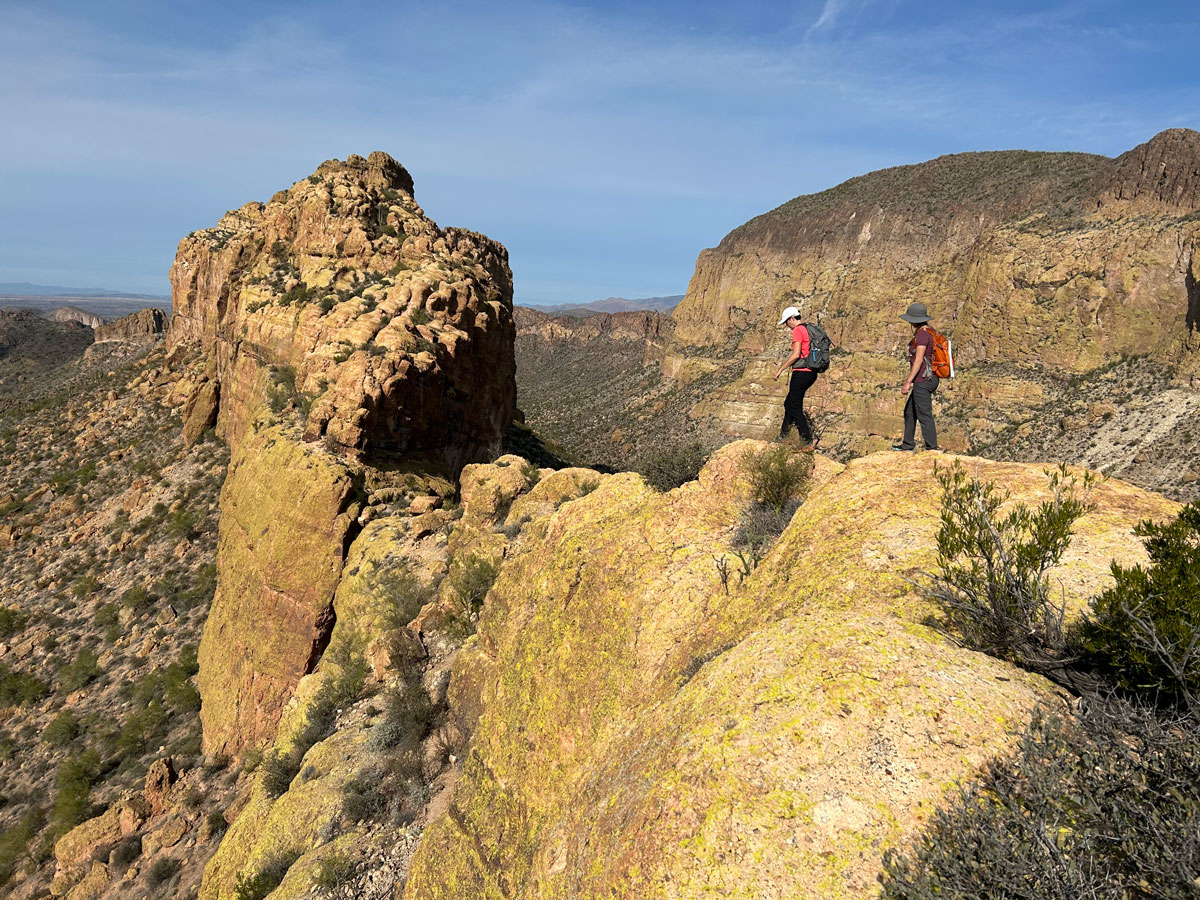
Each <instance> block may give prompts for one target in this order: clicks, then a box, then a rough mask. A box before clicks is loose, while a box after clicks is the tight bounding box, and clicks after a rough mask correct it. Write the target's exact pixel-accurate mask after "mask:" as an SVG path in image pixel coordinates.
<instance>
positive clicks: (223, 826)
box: [204, 809, 229, 837]
mask: <svg viewBox="0 0 1200 900" xmlns="http://www.w3.org/2000/svg"><path fill="white" fill-rule="evenodd" d="M204 821H205V828H206V829H207V831H208V833H209V834H210V835H212V836H213V837H217V836H218V835H222V834H224V833H225V832H226V830H228V828H229V823H228V822H226V821H225V814H224V813H223V812H221V810H219V809H214V810H212V812H210V813H209V814H208V815H207V816H205V817H204Z"/></svg>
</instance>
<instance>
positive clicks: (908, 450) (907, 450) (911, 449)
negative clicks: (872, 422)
mask: <svg viewBox="0 0 1200 900" xmlns="http://www.w3.org/2000/svg"><path fill="white" fill-rule="evenodd" d="M892 449H893V450H899V451H900V452H901V453H915V452H916V450H917V448H916V447H915V446H913V447H905V446H904V445H903V444H892Z"/></svg>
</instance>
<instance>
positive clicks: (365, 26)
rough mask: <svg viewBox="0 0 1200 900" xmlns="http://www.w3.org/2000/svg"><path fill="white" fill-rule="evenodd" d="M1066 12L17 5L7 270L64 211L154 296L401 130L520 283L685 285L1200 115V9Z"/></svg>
mask: <svg viewBox="0 0 1200 900" xmlns="http://www.w3.org/2000/svg"><path fill="white" fill-rule="evenodd" d="M114 2H116V3H117V5H118V6H120V5H121V2H122V0H114ZM1103 2H1104V3H1109V0H1103ZM697 4H698V5H699V6H700V7H703V8H704V9H708V5H711V10H709V12H711V13H712V15H711V16H710V20H712V21H716V22H719V23H720V27H717V26H716V25H714V26H712V27H711V28H708V29H705V28H698V27H695V23H696V21H697V19H698V16H697V15H696V13H695V10H696V6H697ZM706 4H708V5H706ZM1110 5H1112V7H1113V8H1114V9H1115V8H1116V7H1117V6H1119V5H1120V4H1116V3H1115V0H1114V2H1113V3H1111V4H1110ZM1052 6H1053V8H1052V9H1050V10H1048V11H1047V12H1046V13H1045V15H1041V16H1039V15H1036V14H1030V15H1027V16H1025V17H1021V16H1002V15H998V14H990V13H988V12H987V11H980V10H979V9H976V8H974V7H972V8H971V9H969V10H968V9H966V8H965V7H964V5H961V4H955V3H950V2H948V0H946V2H944V3H941V4H939V3H937V2H936V0H935V2H933V3H932V5H930V4H927V3H925V2H922V3H921V4H920V6H919V7H918V6H917V4H916V2H915V0H871V2H870V4H869V5H866V4H865V2H864V0H808V3H807V5H806V6H805V7H804V17H803V18H793V16H794V11H793V10H794V8H793V7H792V6H791V5H790V4H789V5H787V8H786V9H784V8H783V5H781V4H774V3H770V2H765V0H763V2H760V0H747V2H746V3H745V4H743V5H742V6H741V7H739V9H742V8H745V9H746V10H748V12H747V13H746V15H747V16H751V17H753V16H758V17H760V18H761V21H760V20H759V19H754V18H747V19H746V20H745V21H736V22H731V21H730V19H729V17H730V16H733V15H737V14H738V13H735V12H731V11H730V8H729V7H728V6H727V5H726V4H724V3H721V4H717V3H716V2H715V0H713V2H712V3H711V4H709V3H708V0H695V2H694V3H689V4H671V3H666V2H664V3H663V4H661V5H654V6H653V12H654V15H653V16H650V15H648V14H647V13H646V9H647V7H645V6H642V5H635V4H630V5H629V11H628V12H627V13H623V14H618V13H615V12H613V11H612V10H614V9H618V8H619V7H620V4H616V3H614V4H603V5H600V4H597V5H595V7H594V8H593V9H588V8H587V7H586V6H585V5H579V4H571V5H567V4H566V3H564V2H558V0H515V2H513V3H511V4H505V5H503V7H497V6H496V5H494V4H484V3H471V2H464V3H462V4H454V5H451V6H442V7H438V8H437V9H434V8H432V7H429V6H418V5H416V4H412V3H402V4H397V5H395V6H379V5H369V4H366V3H365V2H357V0H347V2H346V3H345V4H343V6H341V7H339V8H338V9H336V10H335V9H333V8H323V7H321V6H320V5H313V4H300V5H295V6H289V7H288V8H287V12H286V15H285V14H283V13H281V12H280V9H281V7H280V6H279V5H278V4H274V3H270V4H268V3H259V2H256V0H243V3H242V6H240V7H239V10H240V11H239V15H238V17H237V22H238V23H239V25H238V27H237V28H236V29H232V30H230V29H227V28H220V29H218V28H211V29H209V30H207V31H205V30H203V28H204V26H203V25H202V24H201V25H197V24H196V23H195V22H191V21H190V20H188V19H187V18H186V17H184V18H183V19H182V20H181V21H176V20H174V19H172V18H170V17H171V16H172V15H179V16H183V15H184V14H183V13H182V12H179V13H173V12H172V10H173V9H174V5H172V4H160V5H144V4H142V5H140V6H139V9H141V10H143V11H145V12H146V13H147V14H148V15H154V16H159V19H156V20H154V21H153V22H151V23H149V24H147V25H146V26H145V27H144V28H143V30H142V31H141V32H138V33H136V34H135V33H132V32H130V31H129V30H128V29H127V28H117V27H115V26H114V25H112V24H110V23H111V22H113V21H118V20H119V21H125V19H124V18H123V17H122V16H119V15H111V16H110V15H109V13H107V12H106V13H101V12H99V11H96V12H89V11H88V10H87V9H86V8H83V9H82V11H81V12H80V13H79V14H76V15H71V16H66V15H54V14H51V13H47V12H45V11H44V7H43V6H40V5H39V6H33V5H26V6H19V5H13V4H10V5H9V7H8V8H6V12H5V28H4V29H3V30H0V121H4V122H5V140H4V141H3V142H0V205H2V206H3V213H4V214H3V215H0V281H3V280H12V281H19V280H26V278H25V277H24V276H22V275H21V274H20V272H22V271H29V270H30V268H31V267H32V265H33V261H34V260H35V259H37V260H43V261H44V260H53V258H54V252H55V251H54V250H53V249H51V248H53V247H55V246H56V245H55V243H54V242H55V241H56V240H57V237H56V235H58V234H59V229H60V227H61V226H60V222H59V221H58V220H57V219H56V218H55V215H56V213H55V211H56V210H61V209H64V208H69V209H70V210H71V216H72V221H73V222H74V223H75V224H76V225H77V227H79V228H80V229H82V230H85V231H86V232H87V233H88V234H89V241H88V242H87V243H86V245H84V246H81V247H79V248H77V249H76V250H75V251H74V252H73V254H72V256H71V257H70V260H68V259H67V258H65V257H62V255H61V254H59V257H60V258H61V259H63V262H62V264H63V265H64V266H65V265H68V264H77V265H80V266H84V265H91V266H92V267H93V270H95V271H99V267H100V266H101V265H108V262H107V261H108V260H114V259H119V260H123V261H125V264H126V265H127V266H128V268H129V270H130V272H131V273H134V274H133V275H131V277H132V278H135V279H136V280H135V281H131V282H129V283H127V284H117V285H116V286H118V287H129V288H140V289H143V290H150V289H153V290H154V291H155V292H157V291H158V290H160V289H161V282H162V279H163V273H165V271H166V268H167V267H168V265H169V263H170V257H171V254H172V253H173V251H174V245H175V242H176V241H177V240H178V238H179V236H180V235H182V234H184V233H186V232H187V231H190V230H192V229H194V228H200V227H205V226H207V225H210V224H212V223H213V222H214V221H215V220H216V218H217V217H218V216H219V215H220V214H221V212H223V211H224V210H225V209H226V208H228V207H232V206H237V205H240V204H241V203H243V202H245V201H247V200H250V199H265V198H266V197H269V196H270V194H271V193H273V192H274V191H275V190H276V189H278V188H280V187H283V186H286V184H287V183H289V182H290V180H293V179H297V178H300V177H303V176H304V175H306V174H307V173H308V172H310V171H312V169H313V168H315V166H316V165H317V164H318V163H319V162H320V161H321V160H323V159H327V158H330V157H333V156H340V157H344V156H345V155H347V154H348V153H352V152H356V153H365V152H368V151H370V150H372V149H382V150H386V151H388V152H390V153H392V154H393V155H394V156H396V157H397V158H398V159H400V160H401V162H403V163H404V164H405V165H406V166H407V167H409V169H410V170H411V171H412V172H413V175H414V177H415V179H416V183H417V193H418V200H420V201H421V203H422V205H423V206H425V208H426V209H427V210H429V212H430V213H431V214H432V215H433V216H434V217H435V218H437V219H438V220H439V221H443V222H445V223H447V224H450V223H452V224H462V225H468V226H471V227H474V228H478V229H480V230H483V231H486V232H488V233H490V234H492V235H493V236H495V237H497V238H499V239H500V240H502V241H504V242H505V243H506V244H507V245H508V246H509V249H510V252H511V255H512V260H513V265H514V268H515V269H516V274H517V285H518V292H519V294H520V295H523V296H527V297H530V298H531V299H546V300H550V299H556V298H557V299H589V298H588V296H587V294H586V293H583V292H584V291H585V290H591V288H592V287H593V286H596V285H600V284H608V285H609V287H606V288H604V289H603V290H602V291H600V294H602V295H608V294H624V295H626V296H628V295H630V294H639V293H643V292H644V293H645V294H646V295H649V294H668V293H675V292H677V291H678V290H681V289H682V287H683V285H684V284H686V281H687V277H688V275H689V274H690V272H691V269H692V264H693V262H694V260H695V256H696V253H697V251H698V250H699V249H700V248H702V247H704V246H710V245H712V244H714V243H716V242H717V241H718V240H720V238H721V236H722V235H723V234H724V233H725V232H727V231H728V230H729V229H731V228H733V227H735V226H737V225H738V224H740V223H741V222H742V221H744V220H745V219H747V218H749V217H751V216H752V215H755V214H757V213H760V212H762V211H764V210H765V209H768V208H771V207H773V206H775V205H778V204H779V203H781V202H784V201H786V200H787V199H789V198H791V197H792V196H794V195H796V194H798V193H802V192H807V191H813V190H820V189H822V188H825V187H829V186H832V185H833V184H835V183H837V182H838V181H840V180H842V179H844V178H846V177H850V176H852V175H855V174H860V173H862V172H864V171H868V170H870V169H873V168H879V167H881V166H885V165H895V164H899V163H905V162H915V161H919V160H921V159H925V158H929V157H932V156H936V155H939V154H942V153H947V152H956V151H960V150H977V149H989V148H997V147H1017V146H1024V147H1029V148H1031V149H1068V148H1070V149H1080V150H1092V151H1100V152H1108V153H1113V152H1120V151H1122V150H1125V149H1128V147H1130V146H1132V145H1133V144H1134V143H1136V142H1137V141H1139V140H1144V139H1146V138H1147V137H1149V136H1150V135H1151V134H1152V133H1154V131H1156V130H1158V129H1159V128H1162V127H1168V126H1174V125H1178V124H1181V121H1182V123H1183V124H1187V123H1188V116H1189V115H1191V114H1195V113H1196V112H1197V110H1200V88H1198V87H1197V86H1196V85H1195V82H1194V79H1193V78H1191V77H1190V69H1189V68H1188V67H1189V60H1190V59H1191V57H1190V55H1189V52H1190V51H1189V48H1190V47H1191V46H1193V45H1194V43H1195V41H1196V39H1197V38H1198V37H1200V35H1198V34H1197V33H1196V32H1197V29H1196V28H1192V29H1191V30H1190V31H1189V30H1188V29H1186V28H1180V27H1178V26H1177V25H1176V26H1174V27H1171V28H1167V27H1165V26H1164V27H1161V28H1158V29H1157V30H1156V29H1155V28H1152V27H1151V26H1150V25H1147V24H1145V23H1144V22H1143V21H1142V19H1139V20H1138V22H1137V23H1131V22H1129V21H1126V20H1120V21H1117V20H1114V19H1113V18H1112V17H1111V16H1109V17H1108V18H1105V17H1103V16H1098V15H1094V13H1095V11H1096V9H1095V3H1092V2H1090V0H1089V4H1088V8H1087V10H1085V11H1086V12H1088V15H1086V16H1083V17H1082V18H1081V17H1080V16H1081V15H1082V14H1081V13H1080V12H1079V9H1080V8H1081V7H1078V5H1076V6H1074V7H1067V6H1065V5H1064V6H1062V8H1060V7H1059V6H1055V5H1052ZM864 10H869V12H870V15H869V16H868V15H866V14H865V12H864ZM118 12H119V10H118ZM918 13H919V15H918ZM635 15H636V16H638V18H636V19H635V18H633V16H635ZM771 17H773V18H771ZM1093 20H1094V21H1093ZM781 23H782V25H781ZM1084 25H1087V26H1088V27H1087V28H1084V27H1082V26H1084ZM776 26H779V27H776ZM784 26H785V27H784ZM1149 55H1152V57H1153V58H1152V59H1149V58H1148V56H1149ZM1173 60H1178V63H1174V62H1172V61H1173ZM1149 63H1153V64H1152V65H1151V64H1149ZM1172 66H1176V67H1177V71H1176V69H1173V68H1172ZM1191 124H1193V125H1194V124H1197V123H1196V122H1194V121H1193V122H1192V123H1191ZM118 218H119V219H120V227H117V224H118V223H117V222H116V220H117V219H118ZM42 235H44V237H43V236H42ZM110 236H111V239H110ZM118 237H119V243H118ZM38 241H44V243H45V248H46V249H45V250H44V251H43V250H39V249H38V248H39V246H40V245H39V244H38V243H37V242H38ZM89 255H90V259H89ZM45 264H51V263H49V262H47V263H45ZM38 265H43V263H42V262H39V263H38ZM23 266H24V267H25V268H22V267H23ZM571 273H575V275H574V277H575V278H576V283H577V284H579V285H580V288H579V293H577V294H576V295H575V296H571V297H563V296H562V294H563V292H564V291H566V288H564V285H565V284H569V283H570V282H571V277H572V275H571ZM39 277H42V276H39ZM68 277H69V276H68V275H67V274H64V275H62V277H59V278H56V279H52V280H56V281H59V282H61V281H62V280H63V279H64V278H68ZM43 280H46V279H45V278H44V277H43ZM639 285H641V287H639Z"/></svg>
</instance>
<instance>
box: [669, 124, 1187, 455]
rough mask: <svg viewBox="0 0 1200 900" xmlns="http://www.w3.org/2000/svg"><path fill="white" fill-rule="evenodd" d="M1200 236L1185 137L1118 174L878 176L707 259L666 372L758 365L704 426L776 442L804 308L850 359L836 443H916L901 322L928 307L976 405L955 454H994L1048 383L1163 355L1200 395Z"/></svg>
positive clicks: (1114, 164)
mask: <svg viewBox="0 0 1200 900" xmlns="http://www.w3.org/2000/svg"><path fill="white" fill-rule="evenodd" d="M1198 235H1200V134H1198V133H1196V132H1194V131H1189V130H1185V129H1177V130H1173V131H1166V132H1163V133H1162V134H1160V135H1158V136H1156V137H1155V138H1154V139H1152V140H1151V141H1149V142H1148V143H1146V144H1143V145H1141V146H1140V147H1137V148H1135V149H1133V150H1131V151H1129V152H1128V153H1126V154H1124V155H1122V156H1120V157H1118V158H1116V159H1109V158H1107V157H1102V156H1091V155H1086V154H1079V153H1030V152H1024V151H1009V152H998V153H965V154H959V155H956V156H946V157H940V158H938V159H935V160H933V161H931V162H927V163H923V164H921V165H916V166H903V167H899V168H895V169H887V170H884V171H880V172H875V173H872V174H869V175H864V176H862V177H859V178H854V179H851V180H850V181H847V182H846V183H844V184H842V185H839V186H838V187H835V188H833V189H831V190H828V191H824V192H822V193H819V194H813V195H809V196H802V197H797V198H796V199H794V200H792V201H790V202H788V203H785V204H784V205H783V206H780V207H779V208H778V209H775V210H772V211H771V212H769V213H766V214H764V215H762V216H759V217H757V218H755V219H752V220H751V221H749V222H747V223H746V224H745V225H743V226H741V227H740V228H737V229H735V230H734V231H732V232H730V234H729V235H727V236H726V237H725V239H724V240H722V241H721V243H720V245H719V246H718V247H716V248H714V249H711V250H705V251H703V252H702V253H701V254H700V256H699V259H698V260H697V263H696V271H695V274H694V275H693V277H692V280H691V283H690V285H689V287H688V292H687V295H686V296H685V298H684V299H683V301H682V302H681V303H680V305H679V306H678V307H677V309H676V310H675V312H674V313H673V315H672V318H673V319H674V322H675V329H674V334H673V338H672V340H671V343H670V345H669V347H668V349H667V352H666V355H665V360H664V363H663V372H664V374H665V375H667V376H669V377H671V378H675V379H677V380H680V381H683V382H688V381H691V380H693V379H696V378H698V377H701V376H703V375H705V374H707V373H711V372H714V371H717V370H719V369H720V368H722V367H723V366H727V365H728V364H729V362H730V361H731V360H738V361H741V363H742V366H741V374H740V376H738V377H737V378H736V379H734V380H733V381H732V382H730V383H727V384H726V385H725V386H724V387H722V388H719V389H717V390H714V391H712V392H711V393H710V394H709V395H708V397H707V398H706V400H705V401H704V402H702V403H700V404H698V405H697V406H696V407H695V408H694V409H693V415H695V416H697V417H712V418H713V419H715V420H717V421H718V422H719V423H720V426H721V427H722V428H723V430H724V431H725V432H726V433H728V434H731V435H746V436H767V435H769V433H770V432H771V431H772V430H773V429H774V428H776V427H777V426H778V423H779V418H780V416H781V412H780V400H781V397H780V390H781V388H780V386H779V384H777V383H773V382H772V381H771V378H770V376H771V374H772V373H773V371H774V367H775V366H776V365H777V364H778V362H779V361H780V360H781V359H783V357H784V355H785V352H786V337H785V336H784V335H783V334H782V329H780V328H779V327H778V326H777V325H776V322H777V321H778V316H779V311H780V310H781V309H782V308H783V307H785V306H788V305H796V306H798V307H799V308H800V309H801V312H802V314H803V316H804V317H805V318H809V319H813V320H816V321H819V322H821V324H822V325H823V326H824V327H825V329H826V330H827V331H828V332H829V334H830V337H831V338H832V340H833V341H834V344H835V345H836V348H837V352H836V354H835V356H834V359H833V363H832V365H831V367H830V370H829V372H828V373H827V375H826V376H825V377H824V378H822V379H821V381H820V382H819V383H818V387H817V389H816V390H815V391H814V392H813V393H812V394H811V395H810V396H812V406H813V407H814V408H815V409H817V410H823V411H825V412H826V413H827V414H828V418H829V422H830V427H829V429H828V431H827V434H826V438H827V440H826V445H830V444H838V445H840V446H841V447H842V449H843V450H848V451H850V452H862V451H864V450H869V449H871V448H873V447H878V446H880V445H881V444H882V442H883V441H884V440H886V439H888V438H891V437H895V436H896V435H897V434H898V433H899V428H900V409H901V403H902V398H901V397H900V396H899V393H898V391H897V390H896V387H898V385H899V383H900V381H902V380H903V378H904V375H905V372H906V370H905V368H904V365H903V363H901V362H900V361H899V360H900V358H901V354H902V351H903V348H904V346H905V344H906V342H907V341H908V339H909V337H910V335H911V328H910V327H909V326H908V325H906V324H905V323H904V322H901V321H899V320H898V319H897V318H896V317H897V315H898V313H900V312H902V311H903V310H904V308H905V307H906V306H907V305H908V304H909V303H911V302H914V301H920V302H922V303H925V304H926V305H927V306H928V307H929V308H930V310H931V313H932V315H933V316H934V324H935V326H936V327H938V328H939V329H940V330H943V331H945V332H947V333H949V334H951V335H952V337H953V339H954V343H955V347H956V350H957V354H958V361H959V364H960V368H961V375H962V378H961V379H959V380H956V381H955V382H954V384H953V385H947V386H946V389H945V390H943V391H940V392H939V393H940V402H942V403H951V404H955V398H956V396H957V397H960V398H961V400H962V402H961V403H957V405H956V406H955V408H954V410H953V415H950V416H947V417H946V419H945V420H944V421H943V426H944V427H943V430H942V431H943V435H944V443H945V444H947V445H949V446H951V447H954V448H958V449H966V448H968V447H977V446H981V445H984V444H987V443H988V442H989V441H991V440H994V439H995V438H996V436H997V434H998V433H999V432H1000V431H1001V430H1002V429H1004V428H1005V427H1008V426H1017V425H1019V424H1021V423H1022V422H1024V421H1026V420H1028V419H1029V418H1030V417H1031V416H1033V415H1034V414H1035V411H1037V410H1038V409H1039V404H1040V403H1041V402H1042V401H1044V400H1045V391H1044V389H1043V381H1044V378H1043V377H1042V376H1044V375H1049V376H1054V377H1058V378H1062V379H1065V378H1067V377H1070V376H1072V375H1077V374H1080V373H1086V372H1089V371H1092V370H1096V369H1099V368H1101V367H1104V366H1107V365H1110V364H1112V363H1114V362H1116V361H1119V360H1120V359H1122V358H1123V357H1130V356H1141V355H1148V356H1149V357H1151V359H1152V360H1153V362H1152V365H1154V366H1156V367H1167V368H1171V369H1172V370H1173V371H1175V373H1176V377H1177V380H1178V382H1179V383H1180V384H1182V385H1183V386H1184V387H1187V386H1189V385H1190V387H1191V388H1192V389H1195V388H1197V387H1200V381H1198V378H1200V355H1198V354H1197V352H1196V351H1197V348H1198V347H1200V332H1198V331H1197V329H1198V328H1200V288H1197V284H1198V283H1200V254H1198V253H1197V238H1198ZM960 388H963V389H965V393H964V391H963V390H960ZM967 394H970V396H969V397H968V396H967ZM1038 414H1039V415H1040V413H1038Z"/></svg>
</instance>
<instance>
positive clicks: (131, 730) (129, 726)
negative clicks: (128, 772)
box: [116, 700, 169, 760]
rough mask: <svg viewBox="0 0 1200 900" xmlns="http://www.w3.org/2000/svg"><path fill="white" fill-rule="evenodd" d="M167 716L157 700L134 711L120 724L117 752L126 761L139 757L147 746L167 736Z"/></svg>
mask: <svg viewBox="0 0 1200 900" xmlns="http://www.w3.org/2000/svg"><path fill="white" fill-rule="evenodd" d="M168 718H169V714H168V713H167V711H166V709H164V708H163V705H162V703H161V702H160V701H158V700H151V701H150V702H149V703H148V704H146V705H145V706H144V707H141V708H140V709H136V710H134V711H133V712H132V713H130V714H129V717H128V718H126V719H125V721H124V722H123V723H122V724H121V730H120V732H119V733H118V735H117V748H116V749H117V751H118V752H119V753H120V754H121V756H123V757H125V758H126V759H130V760H132V759H136V758H138V757H140V756H141V755H142V754H143V753H144V752H145V751H146V748H147V747H148V746H150V745H151V744H156V743H160V742H161V741H162V739H163V738H165V737H166V735H167V729H166V725H167V719H168Z"/></svg>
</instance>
